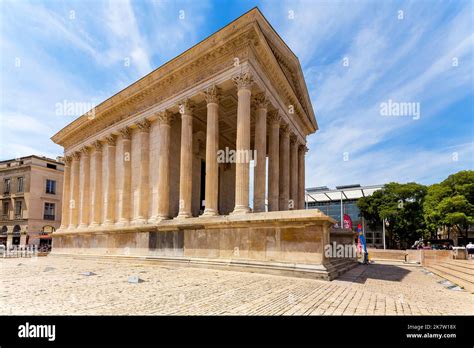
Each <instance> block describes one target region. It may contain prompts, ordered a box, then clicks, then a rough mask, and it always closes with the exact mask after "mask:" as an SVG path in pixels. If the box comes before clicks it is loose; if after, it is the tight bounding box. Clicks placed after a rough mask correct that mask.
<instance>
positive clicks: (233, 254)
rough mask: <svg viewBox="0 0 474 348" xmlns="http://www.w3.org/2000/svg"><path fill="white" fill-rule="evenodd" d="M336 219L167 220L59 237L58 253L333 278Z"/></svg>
mask: <svg viewBox="0 0 474 348" xmlns="http://www.w3.org/2000/svg"><path fill="white" fill-rule="evenodd" d="M333 223H334V220H333V219H331V218H330V217H327V216H325V215H324V214H322V213H321V212H319V211H318V210H292V211H285V212H267V213H252V214H245V215H229V216H219V217H212V218H204V217H199V218H190V219H185V220H184V221H183V220H168V221H162V222H161V223H159V224H156V225H149V226H140V227H125V228H121V229H118V228H115V227H113V228H112V229H109V230H100V229H98V230H96V231H93V232H90V231H84V232H75V233H71V232H64V233H55V234H54V235H53V236H54V238H53V253H54V254H64V253H66V254H78V255H110V256H130V257H132V256H137V257H142V258H158V259H159V258H162V259H167V260H168V261H175V262H185V263H193V264H204V265H206V266H209V265H218V266H226V267H228V266H232V265H235V266H238V267H248V268H251V269H260V270H272V271H275V272H276V273H280V272H284V271H291V272H297V273H305V274H311V275H312V276H317V277H321V278H327V270H326V268H325V266H324V264H325V261H326V260H325V256H324V245H326V244H328V243H329V240H330V235H329V227H330V226H331V225H332V224H333Z"/></svg>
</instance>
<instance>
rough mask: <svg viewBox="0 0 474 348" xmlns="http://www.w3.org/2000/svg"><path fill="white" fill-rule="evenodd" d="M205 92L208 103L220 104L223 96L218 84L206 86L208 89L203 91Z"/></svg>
mask: <svg viewBox="0 0 474 348" xmlns="http://www.w3.org/2000/svg"><path fill="white" fill-rule="evenodd" d="M203 93H204V98H205V99H206V103H208V104H212V103H214V104H218V103H219V99H220V97H221V95H220V91H219V88H217V86H216V85H212V86H209V87H208V88H206V90H205V91H204V92H203Z"/></svg>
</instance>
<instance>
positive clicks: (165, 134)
mask: <svg viewBox="0 0 474 348" xmlns="http://www.w3.org/2000/svg"><path fill="white" fill-rule="evenodd" d="M172 119H173V118H172V114H171V113H169V112H166V111H165V112H162V113H160V114H159V115H158V120H157V122H159V129H158V133H159V137H160V145H159V149H160V151H159V155H158V162H159V166H158V216H157V218H158V219H160V220H161V219H168V218H169V215H170V185H169V183H170V165H169V161H170V134H171V122H172Z"/></svg>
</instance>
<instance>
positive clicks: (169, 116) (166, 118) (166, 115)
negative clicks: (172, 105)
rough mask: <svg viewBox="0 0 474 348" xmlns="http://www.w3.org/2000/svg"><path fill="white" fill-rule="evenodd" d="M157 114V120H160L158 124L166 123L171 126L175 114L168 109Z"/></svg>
mask: <svg viewBox="0 0 474 348" xmlns="http://www.w3.org/2000/svg"><path fill="white" fill-rule="evenodd" d="M156 116H157V119H156V121H157V122H158V124H166V125H168V126H169V125H171V122H173V120H174V114H173V113H172V112H171V111H168V110H164V111H160V112H158V113H157V114H156Z"/></svg>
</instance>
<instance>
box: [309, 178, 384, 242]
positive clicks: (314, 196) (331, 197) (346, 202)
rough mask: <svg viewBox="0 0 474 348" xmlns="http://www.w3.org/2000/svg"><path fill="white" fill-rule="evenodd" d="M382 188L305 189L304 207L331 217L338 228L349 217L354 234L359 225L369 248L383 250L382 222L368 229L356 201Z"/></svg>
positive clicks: (358, 186)
mask: <svg viewBox="0 0 474 348" xmlns="http://www.w3.org/2000/svg"><path fill="white" fill-rule="evenodd" d="M382 187H383V185H371V186H361V185H347V186H337V187H336V189H329V188H328V187H326V186H322V187H311V188H307V189H306V206H307V208H308V209H318V210H320V211H321V212H323V213H324V214H326V215H327V216H330V217H332V218H333V219H334V220H336V221H337V222H338V225H339V226H341V221H342V219H343V216H344V215H345V214H347V215H349V216H350V218H351V221H352V229H353V230H354V231H355V232H356V231H357V225H358V224H359V223H360V224H361V226H362V229H363V232H364V234H365V238H366V241H367V246H368V247H369V248H383V239H382V238H383V226H382V221H380V226H378V227H377V228H376V229H372V228H370V226H368V225H367V224H366V223H365V221H364V219H363V218H362V217H361V216H360V210H359V208H358V206H357V201H358V200H359V199H360V198H361V197H365V196H370V195H372V194H373V193H374V192H375V191H377V190H380V189H381V188H382ZM341 214H342V215H341Z"/></svg>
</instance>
